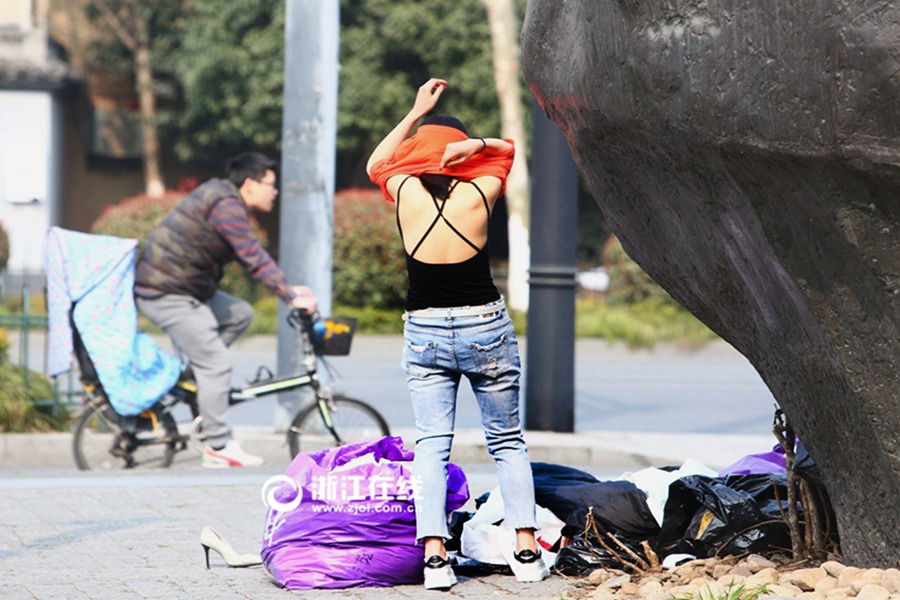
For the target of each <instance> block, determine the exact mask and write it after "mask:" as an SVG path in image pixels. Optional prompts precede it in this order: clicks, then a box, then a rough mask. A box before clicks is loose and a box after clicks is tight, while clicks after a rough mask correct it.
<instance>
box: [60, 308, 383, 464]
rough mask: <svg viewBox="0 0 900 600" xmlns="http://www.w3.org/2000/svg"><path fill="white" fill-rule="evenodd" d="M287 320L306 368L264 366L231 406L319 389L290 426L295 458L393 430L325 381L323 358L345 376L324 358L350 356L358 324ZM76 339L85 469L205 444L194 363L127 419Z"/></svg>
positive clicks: (235, 392)
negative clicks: (186, 422)
mask: <svg viewBox="0 0 900 600" xmlns="http://www.w3.org/2000/svg"><path fill="white" fill-rule="evenodd" d="M287 322H288V324H289V325H290V326H291V327H292V328H293V329H294V330H295V331H296V332H297V333H298V335H299V336H300V339H301V342H302V344H301V346H302V348H303V359H302V366H303V370H302V371H300V372H298V373H294V374H292V375H288V376H285V377H280V378H276V377H274V376H273V375H272V373H271V371H269V370H268V369H267V368H266V367H260V368H259V369H258V370H257V375H256V378H255V380H254V381H252V382H250V383H249V384H247V385H246V386H244V387H242V388H238V389H232V390H231V393H230V396H229V405H235V404H240V403H242V402H247V401H250V400H254V399H256V398H261V397H263V396H268V395H271V394H278V393H283V392H287V391H291V390H294V389H298V388H304V387H311V388H312V390H313V392H314V394H315V401H314V402H311V403H309V404H306V405H305V406H303V407H301V408H300V410H299V411H298V412H297V414H296V415H295V416H294V419H293V421H292V422H291V425H290V427H289V428H288V430H287V444H288V448H289V451H290V455H291V458H293V457H295V456H296V455H297V454H298V453H300V452H309V451H311V450H316V449H322V448H325V447H327V446H329V445H338V446H339V445H343V444H347V443H352V442H358V441H364V440H371V439H377V438H379V437H383V436H387V435H390V429H389V427H388V425H387V422H386V421H385V420H384V417H382V416H381V414H380V413H379V412H378V411H377V410H375V408H373V407H372V406H370V405H369V404H367V403H365V402H363V401H362V400H358V399H355V398H349V397H347V396H344V395H343V394H332V393H331V387H332V385H328V386H325V385H322V383H321V382H320V379H319V374H318V362H319V361H322V363H323V364H324V365H325V367H326V369H327V372H328V373H329V381H330V382H335V381H337V379H338V375H337V371H336V370H335V369H334V368H333V367H331V365H329V364H328V362H327V361H326V360H325V359H324V356H326V355H342V354H348V353H349V351H350V341H351V339H352V335H353V325H354V324H355V322H349V323H342V322H340V321H338V320H333V319H328V320H325V321H322V320H317V319H316V318H315V316H314V315H308V314H305V313H303V312H302V311H299V310H296V309H294V310H291V311H290V312H289V313H288V316H287ZM74 342H75V344H74V345H75V355H76V358H77V359H78V363H79V367H80V370H81V383H82V387H83V389H84V391H85V394H86V396H87V399H88V400H87V403H86V404H85V406H84V409H83V410H82V412H81V414H80V415H79V417H78V419H77V420H76V422H75V428H74V436H73V441H72V448H73V452H74V455H75V463H76V464H77V465H78V468H79V469H81V470H91V469H103V470H112V469H118V468H125V469H133V468H137V467H152V466H157V467H168V466H170V465H171V464H172V461H173V460H174V458H175V455H176V453H177V452H180V451H182V450H185V449H187V448H188V447H194V448H199V447H201V446H202V442H203V436H202V419H201V417H200V415H199V409H198V406H197V385H196V383H195V382H194V381H193V378H192V376H191V374H190V369H189V368H188V369H186V370H185V371H184V372H183V373H182V375H181V377H180V378H179V380H178V382H176V384H175V385H174V386H173V387H172V389H170V390H169V392H167V393H166V394H165V395H164V396H163V397H162V398H161V399H160V400H159V402H157V403H156V404H155V405H154V406H153V407H151V408H150V409H147V410H145V411H144V412H142V413H141V414H139V415H137V416H134V417H122V416H121V415H119V414H118V413H116V412H115V410H113V407H112V405H111V404H110V403H109V399H108V398H107V396H106V393H105V392H104V391H103V387H102V384H100V382H99V379H98V378H97V374H96V371H95V370H94V368H93V363H91V361H90V358H89V356H88V355H87V351H86V350H85V348H84V345H83V344H82V343H81V340H80V337H79V335H78V332H77V330H75V331H74ZM180 404H186V405H187V406H188V407H189V409H190V411H191V415H192V417H193V421H192V422H191V425H190V428H189V431H188V432H186V433H181V432H180V431H179V427H178V424H177V423H176V420H175V418H174V416H173V414H172V412H173V410H174V409H175V407H176V406H178V405H180Z"/></svg>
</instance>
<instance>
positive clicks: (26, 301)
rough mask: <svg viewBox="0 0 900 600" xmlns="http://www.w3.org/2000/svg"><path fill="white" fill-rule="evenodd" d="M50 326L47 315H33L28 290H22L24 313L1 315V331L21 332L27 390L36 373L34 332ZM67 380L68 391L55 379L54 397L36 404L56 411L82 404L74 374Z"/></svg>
mask: <svg viewBox="0 0 900 600" xmlns="http://www.w3.org/2000/svg"><path fill="white" fill-rule="evenodd" d="M47 326H48V319H47V315H43V314H31V297H30V294H29V292H28V288H27V287H25V288H22V313H21V314H14V315H3V314H0V329H7V330H18V332H19V348H18V352H19V366H21V367H23V369H22V380H23V381H22V383H23V385H24V387H25V389H26V390H27V389H29V378H30V376H31V372H32V371H35V369H33V368H32V365H31V364H29V363H30V356H31V334H32V332H33V331H34V330H46V329H47ZM46 356H47V355H46V352H45V353H44V369H43V372H46V371H47V364H46V360H47V359H46ZM66 379H67V382H68V383H67V386H66V387H67V389H66V390H65V391H60V389H59V378H58V377H54V378H53V397H52V398H45V399H42V400H37V401H35V404H38V405H42V406H53V407H54V409H55V408H57V407H60V406H73V405H77V404H80V400H78V399H77V398H76V396H77V394H78V392H77V391H76V390H75V386H74V384H73V377H72V372H71V371H70V372H69V376H68V377H67V378H66Z"/></svg>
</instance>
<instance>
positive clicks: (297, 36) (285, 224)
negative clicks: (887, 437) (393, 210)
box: [275, 0, 340, 431]
mask: <svg viewBox="0 0 900 600" xmlns="http://www.w3.org/2000/svg"><path fill="white" fill-rule="evenodd" d="M339 5H340V3H339V0H286V5H285V19H284V22H285V23H284V41H285V43H284V54H285V56H284V123H283V126H282V127H283V129H282V151H281V196H280V200H279V202H280V206H281V218H280V221H281V225H280V229H279V232H280V235H279V240H280V244H279V254H278V256H279V264H280V265H281V268H282V269H283V270H284V273H285V275H286V276H287V278H288V281H290V282H291V283H292V284H303V285H308V286H309V287H310V288H312V291H313V293H314V294H315V295H316V298H317V299H318V301H319V311H320V312H321V313H322V314H323V315H328V314H330V313H331V253H332V230H333V221H334V171H335V164H334V163H335V148H336V139H337V89H338V46H339V44H338V41H339V35H340V19H339V14H340V13H339ZM279 317H280V320H279V323H284V317H285V307H283V306H282V307H281V309H280V310H279ZM299 361H300V354H299V348H298V347H297V338H296V335H295V334H294V332H293V330H291V329H290V328H288V327H286V326H280V327H279V328H278V372H279V373H291V372H295V371H297V370H298V369H299ZM302 401H303V396H302V395H301V393H296V392H295V393H293V394H282V395H281V396H280V397H279V399H278V407H277V408H276V410H275V428H276V430H278V431H284V430H286V429H287V428H288V426H289V425H290V419H291V418H292V416H293V415H294V414H295V413H296V412H297V408H298V407H299V405H300V404H301V403H302Z"/></svg>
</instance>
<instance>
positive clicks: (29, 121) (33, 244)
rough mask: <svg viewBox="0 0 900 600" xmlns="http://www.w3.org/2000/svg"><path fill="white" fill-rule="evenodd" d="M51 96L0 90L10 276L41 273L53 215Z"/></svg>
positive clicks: (1, 198)
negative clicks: (25, 272)
mask: <svg viewBox="0 0 900 600" xmlns="http://www.w3.org/2000/svg"><path fill="white" fill-rule="evenodd" d="M53 115H54V106H53V97H52V95H51V94H50V93H49V92H29V91H10V90H0V220H2V221H3V227H4V228H5V229H6V232H7V233H8V234H9V240H10V256H9V264H8V265H7V270H8V271H10V272H16V271H27V272H32V273H33V272H40V271H42V270H43V264H44V237H45V235H46V233H47V229H48V228H49V227H50V224H51V222H50V215H51V212H53V213H57V212H58V210H56V207H57V206H58V203H59V202H58V186H57V185H56V182H55V179H56V178H55V176H54V167H58V165H57V164H56V161H55V160H54V155H55V152H56V147H55V146H54V144H55V143H58V142H61V140H55V139H54V137H56V136H55V135H54V133H55V131H54V129H55V128H54V119H53Z"/></svg>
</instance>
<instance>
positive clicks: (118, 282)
mask: <svg viewBox="0 0 900 600" xmlns="http://www.w3.org/2000/svg"><path fill="white" fill-rule="evenodd" d="M136 249H137V240H131V239H125V238H117V237H112V236H106V235H90V234H86V233H80V232H77V231H69V230H66V229H62V228H60V227H51V228H50V231H49V232H48V234H47V255H46V256H47V258H46V270H47V314H48V320H49V328H50V338H49V339H50V342H49V352H48V354H49V356H48V365H47V366H48V373H49V374H50V375H51V376H52V375H58V374H60V373H64V372H65V371H68V370H69V369H70V368H71V367H72V350H73V341H72V328H71V325H70V323H69V311H70V310H71V308H72V305H73V304H74V307H75V308H74V312H73V315H72V318H73V320H74V322H75V327H77V328H78V332H79V334H80V335H81V340H82V342H83V343H84V346H85V348H86V349H87V351H88V354H89V355H90V357H91V360H92V362H93V363H94V368H95V369H96V371H97V376H98V377H99V378H100V382H101V383H102V384H103V389H104V390H105V391H106V395H107V396H108V397H109V401H110V403H111V404H112V407H113V408H114V409H115V410H116V412H117V413H119V414H120V415H124V416H130V415H136V414H138V413H140V412H141V411H143V410H146V409H147V408H149V407H151V406H153V404H154V403H155V402H156V401H157V400H158V399H159V398H160V397H161V396H162V395H163V394H164V393H165V392H166V391H168V390H169V389H170V388H171V387H172V386H173V385H174V384H175V382H176V381H177V379H178V375H179V373H180V372H181V363H180V362H179V360H178V359H177V358H175V357H174V356H172V355H171V354H169V353H167V352H164V351H163V350H161V349H160V348H159V347H158V346H157V345H156V343H155V342H154V341H153V339H152V338H151V337H150V336H148V335H147V334H145V333H141V332H138V330H137V308H136V307H135V305H134V290H133V288H134V261H135V253H136Z"/></svg>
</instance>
